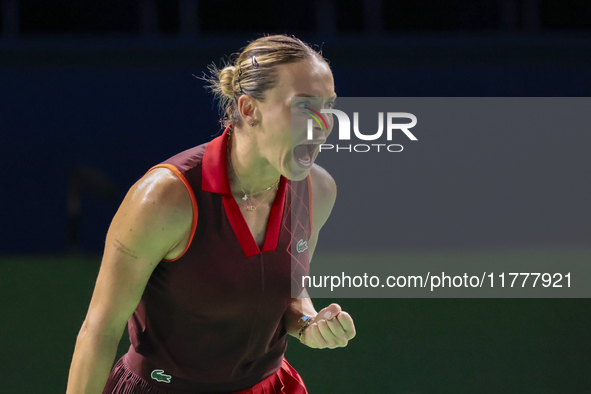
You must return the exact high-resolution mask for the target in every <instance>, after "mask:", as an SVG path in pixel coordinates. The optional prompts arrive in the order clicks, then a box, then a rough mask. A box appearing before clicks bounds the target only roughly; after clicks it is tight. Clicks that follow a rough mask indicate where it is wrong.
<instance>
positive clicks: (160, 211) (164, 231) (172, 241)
mask: <svg viewBox="0 0 591 394" xmlns="http://www.w3.org/2000/svg"><path fill="white" fill-rule="evenodd" d="M192 209H193V205H192V201H191V195H190V193H189V191H188V190H187V187H186V186H185V185H184V183H183V181H182V180H181V179H180V178H179V177H178V176H176V175H175V174H174V173H173V172H172V171H171V170H169V169H167V168H155V169H153V170H152V171H150V172H148V173H147V174H146V175H144V176H143V177H142V178H141V179H140V180H138V181H137V182H136V183H135V184H134V185H133V186H132V187H131V189H129V192H128V193H127V195H126V197H125V199H124V200H123V202H122V204H121V206H120V208H119V212H117V215H116V218H115V219H114V223H113V224H118V225H120V226H121V227H123V228H125V229H129V230H127V231H129V232H130V233H135V234H133V235H134V236H133V238H134V239H133V241H134V243H135V242H139V243H140V244H141V245H137V246H141V248H142V249H144V248H145V249H146V250H150V249H153V247H155V246H156V245H157V244H160V245H159V246H160V250H158V252H159V254H160V253H164V254H167V253H168V252H169V251H170V250H171V249H172V248H174V247H175V246H176V245H177V244H178V243H179V242H180V241H181V240H182V239H183V238H184V235H185V234H186V233H187V231H189V230H190V228H191V222H192V217H193V215H192ZM126 235H127V234H126ZM129 235H131V234H129ZM137 237H139V238H137ZM126 238H127V237H126ZM128 241H131V240H128ZM142 241H143V242H142ZM161 243H164V244H161ZM151 252H155V251H153V250H152V251H151Z"/></svg>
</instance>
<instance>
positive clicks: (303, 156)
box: [293, 145, 310, 161]
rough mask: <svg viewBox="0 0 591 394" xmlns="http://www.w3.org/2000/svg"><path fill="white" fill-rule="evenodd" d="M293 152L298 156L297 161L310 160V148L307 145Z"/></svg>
mask: <svg viewBox="0 0 591 394" xmlns="http://www.w3.org/2000/svg"><path fill="white" fill-rule="evenodd" d="M293 152H294V153H295V155H296V159H298V160H302V161H308V160H310V154H309V153H308V148H307V147H306V145H298V146H296V147H295V148H294V149H293Z"/></svg>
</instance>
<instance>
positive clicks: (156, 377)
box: [150, 369, 172, 383]
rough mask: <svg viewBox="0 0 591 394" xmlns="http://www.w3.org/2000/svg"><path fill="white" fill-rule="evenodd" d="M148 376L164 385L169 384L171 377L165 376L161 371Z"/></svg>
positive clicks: (154, 371)
mask: <svg viewBox="0 0 591 394" xmlns="http://www.w3.org/2000/svg"><path fill="white" fill-rule="evenodd" d="M150 376H151V378H152V379H154V380H155V381H157V382H164V383H170V378H171V377H172V376H170V375H166V374H165V373H164V370H162V369H155V370H153V371H152V374H151V375H150Z"/></svg>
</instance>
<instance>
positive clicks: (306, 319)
mask: <svg viewBox="0 0 591 394" xmlns="http://www.w3.org/2000/svg"><path fill="white" fill-rule="evenodd" d="M298 323H300V324H301V326H300V329H299V331H298V338H299V339H300V342H302V334H304V330H306V328H308V326H309V325H310V323H312V319H311V318H310V316H306V315H304V316H302V317H300V320H298ZM302 343H303V342H302Z"/></svg>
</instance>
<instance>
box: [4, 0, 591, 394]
mask: <svg viewBox="0 0 591 394" xmlns="http://www.w3.org/2000/svg"><path fill="white" fill-rule="evenodd" d="M0 33H1V35H0V146H2V147H3V148H4V149H3V154H2V161H3V162H4V163H5V164H4V165H2V166H1V168H2V169H1V170H0V171H1V175H2V178H1V179H2V185H3V186H2V187H1V191H0V203H1V207H2V208H1V210H0V212H1V216H0V218H1V223H2V224H3V226H2V230H1V236H0V270H1V273H2V275H0V296H1V299H2V301H3V308H0V309H2V310H4V313H3V314H2V316H3V317H2V323H1V324H0V351H1V352H2V354H3V355H4V357H3V358H2V361H0V369H1V370H2V371H4V372H5V374H7V373H8V374H10V376H11V379H10V380H9V381H8V382H4V383H3V384H2V386H3V388H2V389H0V392H6V393H59V392H65V387H66V381H67V373H68V368H69V364H70V361H71V356H72V352H73V349H74V344H75V340H76V334H77V332H78V330H79V328H80V325H81V324H82V321H83V320H84V317H85V313H86V310H87V308H88V302H89V301H90V296H91V294H92V290H93V286H94V281H95V280H96V274H97V272H98V269H99V264H100V259H101V253H102V249H103V246H104V239H105V235H106V232H107V229H108V226H109V223H110V221H111V219H112V217H113V215H114V213H115V211H116V210H117V207H118V205H119V204H120V202H121V200H122V199H123V197H124V195H125V193H126V191H127V190H128V189H129V187H130V186H131V185H132V184H133V183H134V182H135V181H136V180H137V179H139V178H140V177H141V176H142V175H143V174H144V173H145V172H146V171H147V170H148V169H149V168H150V167H151V166H153V165H155V164H157V163H159V162H161V161H163V160H166V159H167V158H168V157H170V156H172V155H174V154H176V153H178V152H180V151H182V150H185V149H187V148H189V147H192V146H195V145H199V144H201V143H203V142H206V141H209V140H211V139H212V137H214V136H216V135H218V133H219V132H220V128H219V123H218V112H217V104H216V103H215V102H214V101H213V97H212V96H211V95H209V94H208V93H207V92H206V91H205V89H204V88H203V86H204V83H203V81H201V80H199V79H197V78H195V77H196V76H197V77H199V76H201V75H202V74H203V73H204V72H207V67H208V65H210V64H211V63H216V64H217V65H218V66H219V65H221V64H222V59H226V58H227V56H229V55H231V54H232V53H235V52H239V51H240V49H241V48H242V47H244V46H246V45H247V44H248V42H249V41H252V40H254V39H256V38H258V37H260V36H261V35H262V34H273V33H281V34H283V33H285V34H294V35H296V36H297V37H298V38H301V39H302V40H304V41H306V42H308V43H310V44H312V45H314V46H315V47H317V48H321V49H322V53H323V55H324V57H326V58H327V59H328V60H329V61H330V65H331V68H332V70H333V74H334V77H335V87H336V91H337V93H338V94H339V96H344V97H357V96H360V97H374V96H375V97H483V96H484V97H562V96H567V97H588V96H589V94H590V93H591V72H590V70H591V67H590V66H591V34H590V33H591V2H589V1H585V0H565V1H560V2H558V1H551V0H489V1H478V0H450V1H436V0H416V1H413V2H396V1H385V0H366V1H362V0H350V1H338V0H302V1H298V2H282V1H271V0H261V1H256V2H234V1H227V0H216V1H203V0H201V1H198V0H168V1H163V0H162V1H159V0H130V1H114V0H103V1H100V2H99V1H88V0H76V1H75V0H47V1H35V0H0ZM559 137H562V138H564V139H566V140H568V139H569V138H571V140H574V141H577V146H578V149H577V150H576V154H575V155H571V154H570V153H569V150H568V149H567V148H568V147H566V148H565V147H564V146H563V149H561V150H560V151H559V152H558V153H557V154H555V155H554V156H549V157H550V159H551V163H552V172H551V174H549V173H548V172H547V168H548V165H547V164H548V163H543V162H539V164H540V166H539V167H538V166H537V165H536V163H537V162H535V163H533V162H531V160H530V161H528V158H535V160H538V161H539V160H540V156H539V154H535V155H534V152H536V150H538V151H537V152H539V149H543V148H544V147H542V146H540V145H536V144H535V141H534V144H533V145H532V144H531V143H530V142H532V141H531V140H528V141H521V143H520V142H519V141H517V142H515V141H514V143H513V144H512V149H509V148H507V149H506V150H503V151H500V152H499V157H500V158H502V159H503V160H508V162H512V163H517V162H523V163H528V162H529V163H530V164H531V166H530V168H531V175H532V176H528V177H527V183H526V184H525V186H524V185H523V184H520V185H521V186H522V187H525V188H526V189H527V190H529V191H530V192H531V191H532V190H534V191H535V190H538V191H540V193H539V194H540V199H539V200H537V201H535V202H532V206H533V207H535V208H534V209H532V210H531V211H528V212H526V213H525V214H522V213H523V212H521V214H520V212H517V211H516V212H515V215H509V216H507V217H506V220H505V221H504V222H503V223H502V226H501V225H499V223H498V222H497V226H496V227H490V228H489V227H488V226H487V225H486V224H487V223H486V221H487V220H488V219H492V218H494V217H495V216H496V215H497V213H496V212H495V211H494V210H491V212H490V213H487V214H488V215H489V216H486V215H484V216H483V217H482V218H481V219H482V220H483V223H482V226H479V227H478V228H479V229H480V230H479V232H478V233H477V235H476V236H475V234H474V232H473V229H472V228H471V227H470V226H462V225H456V224H454V223H448V222H445V221H446V220H447V219H446V218H447V217H448V216H446V213H445V212H446V211H447V210H449V209H457V210H461V208H462V207H461V206H460V205H458V204H460V203H459V202H454V201H453V200H450V201H448V202H447V203H448V204H447V205H446V206H445V207H442V208H441V210H438V209H430V210H429V212H430V216H429V218H428V220H429V223H431V224H433V226H431V227H432V229H435V230H432V231H431V232H430V233H429V236H425V237H421V236H420V235H419V234H420V231H401V228H403V227H404V226H405V223H409V224H410V223H419V222H420V221H421V220H423V219H424V218H421V217H417V216H412V215H414V214H416V210H414V211H413V210H409V211H407V212H404V210H400V211H398V212H397V214H398V216H397V218H398V219H399V221H398V222H395V223H393V226H395V227H396V226H398V227H399V228H398V229H397V232H396V235H397V236H396V237H394V238H390V239H386V238H384V240H383V241H382V243H381V244H380V243H379V242H378V241H375V242H374V243H372V244H371V245H369V244H368V246H371V248H381V249H382V250H387V251H388V252H390V253H392V256H393V257H392V258H393V259H396V258H408V256H409V254H410V255H413V254H415V255H416V254H420V255H421V256H424V258H426V259H434V260H437V259H439V258H441V257H442V256H445V258H446V259H449V258H450V256H455V257H454V258H458V259H462V258H464V259H466V258H480V257H482V258H491V256H493V257H494V258H499V259H502V258H506V256H509V255H510V256H511V258H523V259H538V260H539V259H551V260H552V261H559V260H560V259H578V260H585V259H587V258H588V257H590V256H591V253H590V250H591V248H590V246H591V245H590V241H589V231H591V221H590V220H589V219H591V210H590V209H589V207H588V201H589V197H591V193H590V186H589V179H590V178H589V175H591V174H590V171H589V168H590V167H589V162H588V157H587V155H586V154H585V149H582V148H581V147H585V146H588V145H587V143H588V142H591V141H589V137H588V136H586V135H577V136H576V138H574V139H573V138H572V136H570V137H569V136H568V135H561V134H560V131H559V134H558V136H557V140H558V139H559ZM503 146H504V145H502V144H499V146H495V149H501V150H502V149H504V148H503ZM573 147H574V145H573ZM465 148H466V149H465V152H466V155H467V156H466V166H465V167H466V170H465V171H464V170H463V168H462V167H461V166H460V167H458V165H457V163H458V162H462V160H461V158H457V157H456V158H454V160H453V161H452V160H450V162H449V165H450V167H449V169H450V175H449V178H446V179H441V178H440V177H436V172H432V174H433V175H432V177H431V178H429V176H428V174H429V171H426V172H425V171H423V174H425V173H426V174H427V176H422V177H421V180H420V182H417V181H416V180H414V181H413V180H412V179H413V178H412V177H411V176H410V175H409V176H407V177H406V181H405V182H407V183H404V184H401V185H400V186H401V187H400V190H403V191H404V192H403V193H400V192H399V194H400V198H402V199H404V200H408V201H413V200H414V198H415V196H424V195H425V193H426V192H428V191H429V190H431V189H430V185H433V184H437V185H438V187H439V188H440V190H447V191H449V190H450V188H452V187H455V188H457V186H458V185H461V184H464V183H466V182H473V181H474V180H473V178H471V177H473V175H474V174H471V173H470V171H469V167H470V164H469V161H468V159H469V154H470V146H469V145H467V146H466V147H465ZM546 148H547V147H546ZM548 151H549V153H550V152H551V151H552V150H551V149H548ZM550 159H549V160H550ZM499 160H500V159H499ZM319 162H320V163H321V165H323V166H324V167H325V168H326V169H327V170H329V172H331V173H332V174H333V176H334V177H335V179H336V180H337V183H338V184H339V188H340V190H341V189H346V187H347V178H346V177H344V176H340V173H339V169H338V168H331V166H330V162H329V161H327V162H326V163H325V162H322V160H320V161H319ZM442 163H443V164H442ZM497 164H498V162H495V161H491V162H490V163H489V167H488V168H486V169H484V170H483V172H484V173H487V174H491V173H492V174H494V171H495V168H496V166H497ZM428 165H429V163H428V161H427V162H424V163H423V166H428ZM437 165H438V166H440V165H443V166H445V160H439V161H438V164H437ZM404 168H405V171H409V168H412V167H411V166H406V167H404ZM536 168H541V169H544V170H542V171H539V172H537V171H536ZM410 171H411V170H410ZM505 171H506V172H504V175H505V177H504V178H503V177H494V176H493V177H490V179H489V181H490V182H488V187H489V188H494V187H495V186H497V187H498V188H499V189H500V190H504V189H503V188H508V187H511V185H512V183H511V182H508V183H507V182H506V180H507V176H508V177H509V178H510V177H511V175H510V171H509V170H507V168H506V167H505ZM520 176H523V174H521V175H520ZM503 179H504V180H503ZM520 179H521V178H520ZM349 182H350V181H349ZM524 190H525V189H524ZM548 190H550V191H552V192H550V193H546V191H548ZM458 193H462V189H461V188H459V189H458ZM482 198H484V199H485V200H484V202H486V198H487V197H486V196H484V197H482ZM490 198H491V202H493V201H492V199H493V198H494V196H491V197H490ZM343 200H344V201H346V199H343ZM429 201H430V202H431V203H433V204H435V203H436V202H435V199H433V200H428V201H427V203H429ZM458 201H465V200H461V199H459V200H458ZM422 202H423V203H425V200H422ZM394 203H396V201H395V200H394ZM454 204H455V205H454ZM478 204H483V201H478ZM432 208H433V207H432ZM500 208H502V207H500ZM348 209H349V206H347V204H341V205H339V203H338V200H337V204H336V205H335V208H334V210H333V214H332V216H331V218H330V220H329V221H328V223H327V224H326V226H325V227H324V229H323V231H322V235H321V237H320V243H319V246H318V248H317V252H316V253H317V256H315V259H314V260H315V261H314V263H315V264H321V261H322V258H323V256H331V258H334V256H335V255H336V256H338V254H339V253H342V252H343V250H344V249H345V248H344V245H343V242H341V241H340V240H342V239H343V232H344V231H346V229H347V227H346V226H343V224H344V223H346V221H345V220H344V219H343V218H344V217H347V214H348ZM438 212H441V213H440V214H438ZM462 219H463V221H462V220H460V222H465V221H467V220H468V219H469V218H467V217H466V218H462ZM524 220H525V221H528V220H530V221H531V226H524V225H523V223H524ZM397 223H398V224H397ZM444 224H445V225H444ZM349 225H354V223H349ZM515 228H518V230H515V231H511V229H515ZM487 229H488V230H487ZM376 239H381V238H379V237H378V238H376ZM466 256H468V257H466ZM474 256H476V257H474ZM478 256H480V257H478ZM516 256H517V257H516ZM360 259H362V257H360ZM312 266H314V264H312ZM330 302H337V303H339V304H340V305H341V306H342V307H343V309H344V310H347V311H348V312H349V313H350V314H351V315H352V316H353V318H354V319H355V322H356V325H357V330H358V337H357V338H355V340H354V341H351V343H350V345H349V346H348V347H346V348H343V349H336V350H320V351H319V350H313V349H307V348H304V347H303V346H301V345H299V344H298V343H297V342H292V343H290V347H289V350H288V353H287V358H288V360H290V362H291V363H292V365H294V367H295V368H296V369H298V371H300V373H301V375H302V376H303V378H304V380H305V381H306V383H307V385H308V388H309V391H310V392H311V393H357V392H370V391H371V392H376V393H378V392H379V393H382V392H383V393H400V394H419V393H420V394H426V393H474V392H482V393H529V392H532V393H533V392H535V393H585V392H589V387H591V358H590V357H589V354H590V351H591V340H590V338H589V329H590V328H591V325H590V323H591V311H590V306H591V303H590V302H589V300H587V299H469V300H461V299H338V300H328V299H319V300H315V305H317V309H321V308H323V307H324V306H326V305H328V303H330ZM128 346H129V341H128V339H127V334H125V335H124V337H123V339H122V341H121V345H120V350H119V355H118V357H119V356H120V355H121V354H123V353H125V351H126V348H127V347H128Z"/></svg>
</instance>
